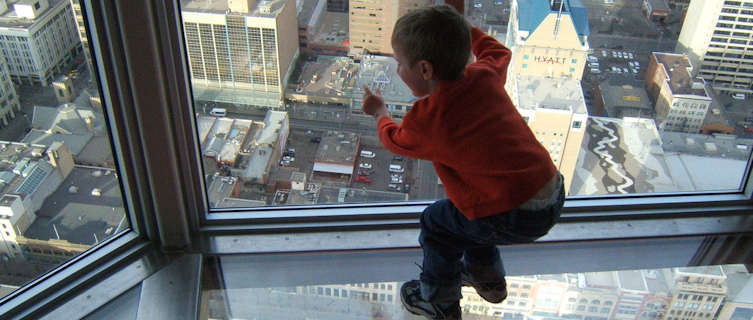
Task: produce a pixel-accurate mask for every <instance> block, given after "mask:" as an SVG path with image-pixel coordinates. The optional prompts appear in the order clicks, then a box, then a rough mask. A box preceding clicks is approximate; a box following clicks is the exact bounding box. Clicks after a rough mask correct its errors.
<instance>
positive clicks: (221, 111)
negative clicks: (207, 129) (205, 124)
mask: <svg viewBox="0 0 753 320" xmlns="http://www.w3.org/2000/svg"><path fill="white" fill-rule="evenodd" d="M209 114H210V115H212V116H215V117H224V116H226V115H227V109H225V108H212V110H210V111H209Z"/></svg>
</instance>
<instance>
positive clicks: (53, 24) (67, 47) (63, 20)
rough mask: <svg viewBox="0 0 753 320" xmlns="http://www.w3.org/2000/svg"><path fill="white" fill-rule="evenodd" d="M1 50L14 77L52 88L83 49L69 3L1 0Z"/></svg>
mask: <svg viewBox="0 0 753 320" xmlns="http://www.w3.org/2000/svg"><path fill="white" fill-rule="evenodd" d="M0 14H1V16H0V50H2V54H3V56H5V60H6V62H7V63H8V68H9V72H10V75H11V77H12V78H13V79H14V80H16V81H28V82H30V83H39V84H41V85H43V86H47V85H49V84H50V83H51V82H52V80H53V78H54V75H55V74H60V73H61V72H62V70H61V69H62V67H63V65H64V64H65V63H68V62H69V61H70V60H71V59H72V57H73V56H74V55H75V53H76V51H77V50H80V49H81V45H80V44H81V41H80V39H79V35H78V29H77V28H76V20H75V18H74V16H73V8H72V7H71V2H70V1H69V0H38V1H17V2H15V3H13V6H12V7H10V6H9V3H8V1H7V0H0Z"/></svg>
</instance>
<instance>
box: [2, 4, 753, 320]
mask: <svg viewBox="0 0 753 320" xmlns="http://www.w3.org/2000/svg"><path fill="white" fill-rule="evenodd" d="M440 2H441V1H440ZM435 3H436V2H435V1H433V0H398V1H373V0H295V1H294V0H246V1H230V0H181V1H180V4H181V18H182V22H183V26H182V27H183V32H184V34H183V35H184V39H185V49H186V50H185V52H186V55H187V63H188V70H189V72H190V75H191V86H192V93H193V97H192V98H193V110H192V111H193V112H195V114H196V118H195V121H196V126H195V127H196V128H197V132H196V136H197V142H198V143H197V144H198V146H197V147H198V148H200V154H201V162H202V167H203V168H202V169H203V171H204V178H205V185H206V198H207V200H208V203H209V206H210V207H212V208H259V207H265V206H287V205H293V206H294V205H338V204H349V203H366V202H369V203H373V202H399V201H411V200H431V199H438V198H442V197H445V194H444V190H443V186H442V182H441V181H440V180H439V178H438V177H437V175H436V173H435V172H434V168H433V165H432V163H431V162H430V161H426V160H420V159H410V158H406V157H402V156H400V155H396V154H392V153H390V152H389V151H387V150H386V149H385V148H384V147H383V146H382V144H381V142H380V141H379V138H378V136H377V131H376V123H375V121H374V119H373V118H372V117H371V116H368V115H365V114H364V113H363V112H362V111H361V104H362V96H363V93H364V89H363V88H364V87H368V88H371V89H372V90H373V89H378V90H380V91H381V92H382V94H383V97H384V99H385V103H386V104H387V105H388V108H389V110H390V114H391V116H392V117H393V118H394V119H395V120H396V121H398V122H399V121H400V119H401V118H402V116H403V115H405V114H406V113H407V112H410V109H411V106H412V104H413V102H415V101H416V100H417V99H419V97H415V96H413V95H412V94H411V91H410V90H409V89H408V88H407V86H406V85H405V84H404V83H403V82H402V81H401V79H400V77H399V76H398V75H397V73H396V70H397V62H396V61H395V59H394V58H393V57H392V54H393V52H392V47H391V45H390V43H389V39H390V35H391V33H392V27H393V25H394V23H395V21H396V19H397V18H398V17H399V16H401V15H402V14H403V13H405V12H408V11H409V10H411V9H413V8H417V7H421V6H426V5H432V4H435ZM81 12H82V11H81V8H80V5H79V3H78V0H38V1H33V0H0V50H2V57H3V58H4V59H0V192H1V193H2V194H0V241H2V243H1V244H0V258H2V259H0V265H2V268H0V270H2V271H1V272H0V284H2V285H1V286H0V297H1V296H4V295H6V294H8V293H9V292H12V291H13V290H15V289H16V288H18V287H19V286H22V285H23V284H25V283H27V282H28V281H30V280H32V279H34V278H36V277H38V276H39V275H40V274H42V273H44V272H46V271H48V270H50V269H52V268H54V267H55V266H57V265H60V264H61V263H63V262H65V261H67V260H68V259H70V258H71V257H73V256H75V255H77V254H79V253H81V252H83V251H85V250H87V249H88V248H90V247H92V246H93V245H96V244H97V243H100V242H101V241H103V240H105V239H107V238H108V237H110V236H112V235H114V234H116V233H118V232H120V231H122V230H125V229H128V228H129V222H128V220H127V218H126V215H125V209H124V205H123V203H124V201H123V199H122V192H121V189H120V182H119V181H118V174H117V170H116V167H115V164H114V163H115V162H114V160H113V159H114V158H113V154H112V152H111V151H110V150H111V147H110V145H111V144H110V137H109V132H110V131H109V129H108V127H107V125H106V123H105V118H106V117H105V113H106V112H107V106H105V105H103V104H102V100H101V99H100V88H99V81H100V80H99V79H98V78H97V77H96V76H95V74H96V73H94V72H92V71H93V65H94V63H93V61H92V58H91V53H90V48H89V42H88V40H87V38H86V36H87V33H86V28H87V27H86V25H85V24H84V18H83V17H82V13H81ZM465 14H466V17H467V18H468V20H469V21H470V22H471V24H472V25H474V26H477V27H479V28H480V29H482V30H483V31H484V32H486V33H487V34H489V35H491V36H493V37H495V38H496V39H497V40H498V41H500V42H501V43H503V44H505V45H506V46H507V47H509V48H510V49H511V50H512V52H513V56H512V61H511V64H510V67H509V74H508V76H507V79H508V81H507V83H506V89H507V92H508V94H509V96H510V97H511V98H512V101H513V102H514V103H515V104H516V106H517V108H518V111H519V113H520V114H521V116H523V118H524V119H525V121H526V122H527V123H528V125H529V126H530V128H531V130H532V131H533V133H534V134H535V135H536V137H537V139H538V140H539V141H540V142H541V144H542V145H543V146H544V147H545V148H546V149H547V150H548V151H549V154H550V156H551V158H552V161H553V162H554V164H555V165H556V166H557V168H558V169H559V171H560V172H561V173H562V174H563V176H564V177H565V186H566V190H567V192H568V195H569V196H594V195H620V194H641V193H668V192H697V191H719V190H738V189H739V188H740V186H741V183H742V181H743V177H744V176H745V175H746V170H747V164H748V159H749V157H750V154H751V148H752V147H753V109H751V108H750V101H751V99H752V98H753V55H751V54H748V51H749V50H750V49H751V48H753V40H750V39H751V35H752V33H753V0H740V1H724V0H711V1H701V0H692V1H688V0H685V1H683V0H642V1H633V0H467V1H466V10H465ZM687 21H692V22H693V23H685V22H687ZM709 30H711V31H709ZM710 168H713V169H714V170H713V171H711V170H710ZM258 212H259V214H263V210H262V211H258ZM719 268H720V269H719V270H716V269H714V270H711V271H708V270H707V271H708V272H711V274H712V275H713V276H712V277H711V278H713V279H714V280H708V281H710V282H711V283H712V285H713V286H722V287H723V288H724V290H721V289H718V288H716V287H715V289H713V290H712V291H713V294H712V295H710V296H709V297H708V298H704V297H705V296H704V297H701V299H709V300H708V301H712V300H711V297H712V296H713V303H712V305H713V306H712V307H711V308H710V309H707V310H704V311H703V312H702V313H703V315H704V317H701V315H696V314H695V313H694V315H693V316H689V315H688V316H679V315H675V313H674V312H675V311H676V312H678V313H679V312H684V311H679V310H674V309H672V306H675V307H676V306H677V305H678V303H679V302H675V300H677V299H685V298H687V296H688V294H686V293H684V292H685V291H682V290H679V291H678V290H675V288H676V287H678V286H679V285H676V284H677V283H678V281H679V282H683V281H685V282H687V281H689V280H687V278H688V277H691V278H692V277H694V276H684V278H683V276H679V278H678V276H677V275H678V272H679V274H682V272H690V273H692V272H696V271H692V270H690V271H688V270H685V271H682V272H681V271H678V270H664V271H636V272H639V273H640V277H643V278H651V277H654V278H651V279H655V278H656V277H657V276H661V278H662V279H663V280H662V281H663V283H664V287H663V288H664V289H662V290H663V291H662V292H664V293H663V294H664V296H663V297H662V298H661V299H659V300H660V301H659V302H655V303H653V307H652V308H654V309H652V310H648V309H646V310H647V311H646V312H647V314H652V315H651V316H647V318H651V319H653V318H664V317H666V318H667V319H681V318H687V319H691V318H692V319H696V318H698V319H702V318H704V319H706V318H708V319H710V318H711V317H705V316H709V315H716V314H718V313H717V312H721V310H722V309H723V308H721V307H722V303H721V302H722V300H723V299H725V297H727V298H729V296H725V295H728V294H730V292H732V291H733V290H731V289H730V290H728V288H727V286H726V284H724V281H725V280H724V279H727V276H726V275H727V274H728V273H741V272H739V270H738V269H735V268H734V267H725V268H732V269H734V270H732V269H730V270H732V271H729V270H727V269H724V268H721V267H719ZM708 272H707V273H708ZM542 277H543V276H541V277H539V276H536V277H534V276H532V277H521V278H520V282H521V285H523V283H528V285H529V287H530V285H534V284H535V283H539V282H540V281H544V282H546V283H549V286H550V287H548V288H549V289H546V290H543V289H542V290H541V291H538V292H539V294H542V293H541V292H549V293H548V294H551V295H554V294H555V291H556V292H559V293H557V294H559V295H560V296H562V297H565V296H566V295H565V294H564V293H565V292H567V293H568V294H569V292H570V291H568V290H567V289H566V288H567V287H568V286H581V285H582V284H583V283H593V282H599V281H606V282H609V281H613V282H614V281H617V280H614V279H612V280H604V279H603V278H600V276H593V275H591V276H589V275H587V274H586V275H561V276H551V277H543V278H542ZM589 277H590V278H589ZM614 277H615V279H617V278H619V277H621V275H619V274H615V275H614ZM704 277H705V276H704ZM704 277H701V278H703V279H704V280H703V281H706V280H705V279H706V278H704ZM643 278H641V279H643ZM711 278H710V279H711ZM584 279H585V280H584ZM610 279H611V278H610ZM636 281H637V280H636ZM617 282H619V281H617ZM668 283H669V284H668ZM361 285H365V286H369V285H373V286H376V285H377V284H374V283H372V284H361ZM384 285H385V284H384V283H382V284H379V286H380V287H383V286H384ZM353 286H355V285H342V286H340V287H338V286H332V287H331V288H330V287H326V288H324V287H311V288H306V287H300V288H293V289H292V291H293V292H292V293H296V294H308V293H309V292H310V293H312V294H313V295H322V294H323V293H322V292H328V293H329V292H342V293H343V294H345V292H348V291H350V293H351V297H347V296H345V295H340V296H338V294H334V296H336V297H339V298H350V299H352V298H353V293H354V291H353V290H352V287H353ZM396 286H397V285H396V284H395V285H393V284H390V285H389V287H390V288H391V289H389V290H393V289H394V290H397V289H396ZM563 286H564V287H563ZM344 287H349V288H350V289H348V290H346V289H343V288H344ZM731 287H732V286H730V288H731ZM748 287H750V286H748ZM561 288H565V289H561ZM579 288H583V287H582V286H581V287H579ZM620 288H622V287H621V286H620V285H617V286H615V287H614V288H613V289H614V290H616V291H615V292H617V293H615V292H612V291H609V293H603V294H606V295H611V296H610V297H612V300H609V301H611V302H612V303H616V301H617V300H619V299H618V297H619V296H620V295H621V294H622V293H619V292H622V291H620V290H622V289H620ZM382 289H383V288H382ZM323 290H325V291H323ZM333 290H334V291H333ZM389 290H387V291H385V292H381V293H380V292H378V291H374V292H371V291H370V292H371V293H372V294H374V295H373V297H375V298H373V299H371V298H370V297H368V296H369V294H368V293H366V294H365V295H366V296H367V299H366V300H367V301H371V302H377V301H378V302H390V303H392V302H394V299H392V297H393V296H394V294H393V293H388V291H389ZM547 290H548V291H547ZM557 290H560V291H557ZM626 290H627V289H626ZM640 290H643V291H645V292H654V291H652V289H650V288H643V289H640ZM640 290H639V291H640ZM719 290H721V291H719ZM740 290H742V287H741V289H740ZM740 290H737V291H736V292H735V294H737V293H739V292H741V291H740ZM356 291H357V290H356ZM581 291H582V290H581ZM586 291H588V290H586ZM597 291H598V290H597ZM643 291H641V292H643ZM742 291H745V290H742ZM389 292H391V291H389ZM395 292H396V291H395ZM579 292H580V291H579ZM631 292H632V291H631ZM657 292H658V291H657ZM745 292H748V294H751V293H750V290H747V291H745ZM288 293H290V292H288ZM560 293H561V294H560ZM377 294H379V295H377ZM384 294H388V295H387V296H385V295H384ZM521 294H522V293H521ZM599 294H602V293H599ZM599 294H597V293H593V292H590V291H589V292H588V293H582V292H581V293H578V295H586V296H591V295H593V296H594V297H595V296H597V295H599ZM526 295H528V293H526ZM327 296H330V297H332V296H333V295H332V294H327ZM640 296H641V299H643V300H641V301H648V300H646V299H649V298H647V297H648V296H651V297H652V298H651V299H654V296H653V293H652V294H645V295H640ZM386 297H390V298H389V300H388V298H386ZM470 297H472V296H470ZM528 298H529V299H538V298H536V297H528ZM539 298H540V299H544V298H542V297H539ZM468 299H472V298H468ZM563 299H567V298H563ZM615 299H617V300H615ZM657 299H658V298H657ZM717 299H720V300H717ZM591 300H593V299H591V298H588V303H592V301H591ZM598 300H601V301H603V302H604V303H606V300H605V299H604V298H598V299H597V301H598ZM480 301H481V300H478V301H477V302H479V304H478V305H477V306H476V305H473V304H468V305H469V306H470V307H469V308H471V309H469V310H467V311H469V312H470V311H476V312H475V313H476V314H479V315H491V316H493V315H497V316H499V315H503V314H507V313H510V316H511V317H513V316H514V317H518V316H517V315H518V314H526V315H531V316H532V315H535V312H549V313H551V312H555V313H557V314H559V315H562V314H568V312H575V313H577V311H583V312H585V313H583V314H580V316H579V317H576V318H577V319H602V318H603V319H607V318H610V319H614V318H618V319H623V318H624V319H628V318H630V319H635V314H636V313H629V312H637V311H636V310H633V309H631V308H628V307H626V308H627V309H620V307H619V304H617V305H611V304H610V305H609V306H604V307H595V308H596V309H591V307H594V306H591V305H588V303H584V304H582V306H583V308H588V309H587V310H585V311H584V310H580V308H581V304H570V305H571V307H572V308H571V309H567V308H570V307H564V304H563V307H562V308H560V309H556V308H555V309H556V310H555V311H552V310H554V309H551V308H550V309H551V310H550V309H547V310H543V309H532V308H531V303H530V301H533V300H527V301H528V302H526V301H523V300H521V301H520V302H519V304H514V303H515V302H514V301H517V300H514V299H511V300H509V301H511V302H513V304H514V305H510V306H505V308H508V307H509V308H511V309H505V310H500V309H495V308H490V307H489V306H484V305H482V304H480ZM547 301H549V300H547ZM704 301H706V300H704ZM470 302H472V300H469V301H468V303H470ZM570 302H572V301H570ZM578 303H580V302H578ZM231 304H232V303H231ZM396 305H397V306H399V304H396ZM536 305H537V306H541V303H537V304H536ZM640 305H641V308H644V307H645V304H640ZM557 306H560V304H557ZM606 309H608V311H607V312H604V310H606ZM628 309H630V310H628ZM370 310H371V309H370ZM510 310H513V311H510ZM620 310H623V311H625V310H628V311H625V312H628V313H624V312H622V311H620ZM641 310H643V309H641ZM385 312H386V311H385ZM513 314H515V315H513ZM619 314H628V315H630V314H632V315H633V317H629V316H624V317H623V316H619ZM637 314H641V313H637ZM657 315H659V316H657ZM521 317H522V316H521Z"/></svg>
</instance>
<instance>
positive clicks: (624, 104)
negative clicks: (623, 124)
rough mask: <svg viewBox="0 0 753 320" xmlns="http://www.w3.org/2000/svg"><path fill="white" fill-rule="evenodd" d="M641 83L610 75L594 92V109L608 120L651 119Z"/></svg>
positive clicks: (651, 112) (646, 94)
mask: <svg viewBox="0 0 753 320" xmlns="http://www.w3.org/2000/svg"><path fill="white" fill-rule="evenodd" d="M644 88H645V85H644V82H643V81H637V80H634V79H632V78H631V77H629V76H626V77H622V76H620V75H611V76H610V77H609V78H608V79H606V80H604V81H602V82H601V83H599V85H598V86H596V88H595V90H594V96H595V99H594V107H595V108H596V109H597V110H599V111H600V112H601V115H600V116H604V117H609V118H618V119H624V118H653V114H654V111H653V106H652V103H651V101H650V100H649V98H648V93H647V92H646V89H644Z"/></svg>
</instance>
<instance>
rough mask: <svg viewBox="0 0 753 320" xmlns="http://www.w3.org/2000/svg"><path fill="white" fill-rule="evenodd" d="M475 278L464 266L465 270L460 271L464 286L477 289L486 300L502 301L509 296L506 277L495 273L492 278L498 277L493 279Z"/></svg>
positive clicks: (492, 301)
mask: <svg viewBox="0 0 753 320" xmlns="http://www.w3.org/2000/svg"><path fill="white" fill-rule="evenodd" d="M475 278H476V277H474V276H473V275H471V273H470V272H469V271H468V269H466V268H463V271H462V272H461V273H460V281H461V283H462V284H463V285H464V286H470V287H473V288H474V289H476V293H478V295H480V296H481V297H482V298H484V300H486V301H489V302H491V303H500V302H502V301H504V300H505V298H507V282H506V281H505V278H504V277H502V278H501V279H500V278H499V276H497V275H494V276H492V277H491V278H496V279H493V280H491V281H478V280H476V279H475ZM486 278H488V277H486Z"/></svg>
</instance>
